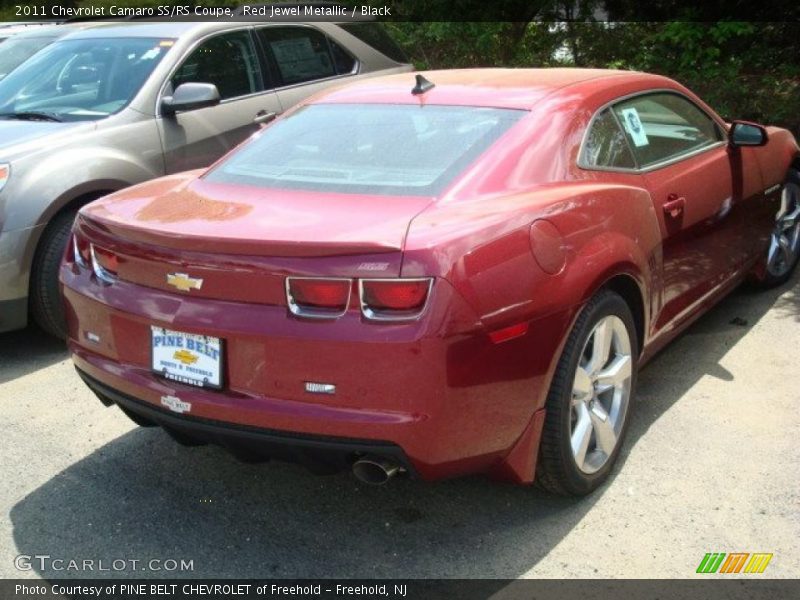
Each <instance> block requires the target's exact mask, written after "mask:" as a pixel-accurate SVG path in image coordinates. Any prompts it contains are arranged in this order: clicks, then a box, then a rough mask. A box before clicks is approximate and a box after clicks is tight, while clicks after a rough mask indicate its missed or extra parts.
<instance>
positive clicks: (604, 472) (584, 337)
mask: <svg viewBox="0 0 800 600" xmlns="http://www.w3.org/2000/svg"><path fill="white" fill-rule="evenodd" d="M612 315H613V316H616V317H618V318H619V319H620V320H621V321H622V322H623V324H624V325H625V329H626V330H627V333H628V337H629V340H630V346H631V350H632V352H631V357H632V361H631V379H630V397H629V400H628V407H627V410H626V412H625V416H624V421H623V423H622V427H621V430H620V433H619V436H618V438H617V442H616V446H615V448H614V450H613V452H612V453H611V454H610V456H609V457H608V460H607V461H606V463H605V464H604V465H603V466H602V467H601V468H600V469H599V470H598V471H596V472H595V473H592V474H587V473H584V472H583V471H581V470H580V469H579V468H578V466H577V464H576V461H575V458H574V456H573V453H572V449H571V445H570V430H571V417H572V387H573V381H574V379H575V374H576V369H577V367H578V364H579V361H580V359H581V353H582V352H583V349H584V347H585V345H586V343H587V341H588V340H589V337H590V336H591V334H592V332H593V330H594V328H595V326H596V325H597V324H598V323H599V322H600V321H601V320H602V319H604V318H605V317H608V316H612ZM638 348H639V346H638V339H637V334H636V326H635V324H634V319H633V314H632V313H631V309H630V307H629V306H628V304H627V303H626V302H625V300H623V299H622V297H621V296H620V295H619V294H617V293H615V292H613V291H610V290H601V291H600V292H598V293H597V294H596V295H595V296H593V297H592V299H591V300H589V302H588V303H587V304H586V306H584V307H583V309H582V310H581V313H580V315H579V317H578V319H577V321H576V322H575V325H574V326H573V328H572V331H571V332H570V334H569V337H568V338H567V342H566V344H565V346H564V351H563V353H562V355H561V358H560V360H559V362H558V366H557V367H556V372H555V374H554V376H553V381H552V384H551V386H550V391H549V393H548V396H547V404H546V410H547V412H546V416H545V422H544V427H543V430H542V441H541V446H540V449H539V460H538V465H537V472H536V479H537V483H538V484H539V486H540V487H542V488H544V489H545V490H547V491H549V492H552V493H555V494H560V495H564V496H584V495H586V494H589V493H590V492H592V491H594V490H595V489H596V488H597V487H598V486H600V485H601V484H602V483H603V482H604V481H605V480H606V479H607V478H608V475H609V473H610V472H611V470H612V468H613V467H614V463H615V462H616V460H617V457H618V455H619V451H620V448H621V447H622V444H623V442H624V439H625V434H626V432H627V429H628V424H629V423H630V419H631V414H632V412H633V405H634V397H635V393H636V375H637V371H638V369H637V358H638Z"/></svg>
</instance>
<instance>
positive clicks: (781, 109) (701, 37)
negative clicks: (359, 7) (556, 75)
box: [390, 21, 800, 133]
mask: <svg viewBox="0 0 800 600" xmlns="http://www.w3.org/2000/svg"><path fill="white" fill-rule="evenodd" d="M390 27H391V29H392V33H393V35H394V36H395V38H396V39H397V40H398V42H399V43H400V44H401V46H403V48H404V49H405V50H406V52H407V53H408V55H409V56H410V57H411V59H412V61H413V62H414V64H415V65H416V66H417V67H419V68H425V69H428V68H431V69H433V68H439V69H440V68H454V67H469V66H481V67H484V66H508V67H522V66H533V67H538V66H545V67H546V66H576V67H591V68H611V69H630V70H637V71H647V72H650V73H657V74H662V75H666V76H668V77H672V78H674V79H677V80H678V81H680V82H681V83H683V84H684V85H686V86H687V87H689V88H690V89H692V90H693V91H695V92H696V93H697V94H698V95H699V96H700V97H701V98H703V99H704V100H705V101H706V102H707V103H708V104H709V105H711V106H712V107H714V108H715V109H716V110H717V111H719V112H720V113H721V114H722V115H723V116H726V117H730V118H745V119H752V120H756V121H762V122H765V123H771V124H776V125H782V126H784V127H789V128H790V129H792V130H794V131H795V132H796V133H800V24H798V23H791V22H787V23H768V22H764V23H741V22H732V21H724V22H719V23H694V22H659V23H636V22H626V23H604V22H591V21H584V22H566V23H552V22H550V23H541V22H531V23H527V24H520V23H392V24H390Z"/></svg>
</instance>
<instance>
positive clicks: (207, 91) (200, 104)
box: [161, 83, 220, 115]
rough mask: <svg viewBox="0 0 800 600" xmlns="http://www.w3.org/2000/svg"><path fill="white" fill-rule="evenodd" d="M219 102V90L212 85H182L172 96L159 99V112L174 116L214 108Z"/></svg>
mask: <svg viewBox="0 0 800 600" xmlns="http://www.w3.org/2000/svg"><path fill="white" fill-rule="evenodd" d="M219 101H220V97H219V90H218V89H217V86H215V85H214V84H213V83H182V84H181V85H179V86H178V89H176V90H175V91H174V92H173V94H172V96H164V98H162V99H161V112H162V113H163V114H165V115H174V114H175V113H176V112H180V111H184V110H196V109H198V108H206V107H208V106H215V105H217V104H219Z"/></svg>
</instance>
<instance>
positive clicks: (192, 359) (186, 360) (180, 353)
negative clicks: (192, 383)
mask: <svg viewBox="0 0 800 600" xmlns="http://www.w3.org/2000/svg"><path fill="white" fill-rule="evenodd" d="M172 358H174V359H175V360H179V361H181V362H182V363H183V364H185V365H192V364H194V363H196V362H197V359H198V357H197V355H195V354H192V353H191V352H189V351H188V350H176V351H175V354H173V355H172Z"/></svg>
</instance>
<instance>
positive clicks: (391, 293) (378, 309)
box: [359, 277, 433, 321]
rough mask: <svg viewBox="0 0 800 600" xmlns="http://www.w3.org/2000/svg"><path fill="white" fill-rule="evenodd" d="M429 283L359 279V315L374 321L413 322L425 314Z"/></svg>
mask: <svg viewBox="0 0 800 600" xmlns="http://www.w3.org/2000/svg"><path fill="white" fill-rule="evenodd" d="M432 285H433V279H431V278H429V277H425V278H420V279H361V280H359V292H360V296H361V312H362V313H363V314H364V316H365V317H366V318H368V319H373V320H376V321H398V320H403V319H416V318H417V317H419V316H420V315H421V314H422V312H423V311H424V310H425V305H426V303H427V301H428V296H429V294H430V290H431V286H432Z"/></svg>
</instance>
